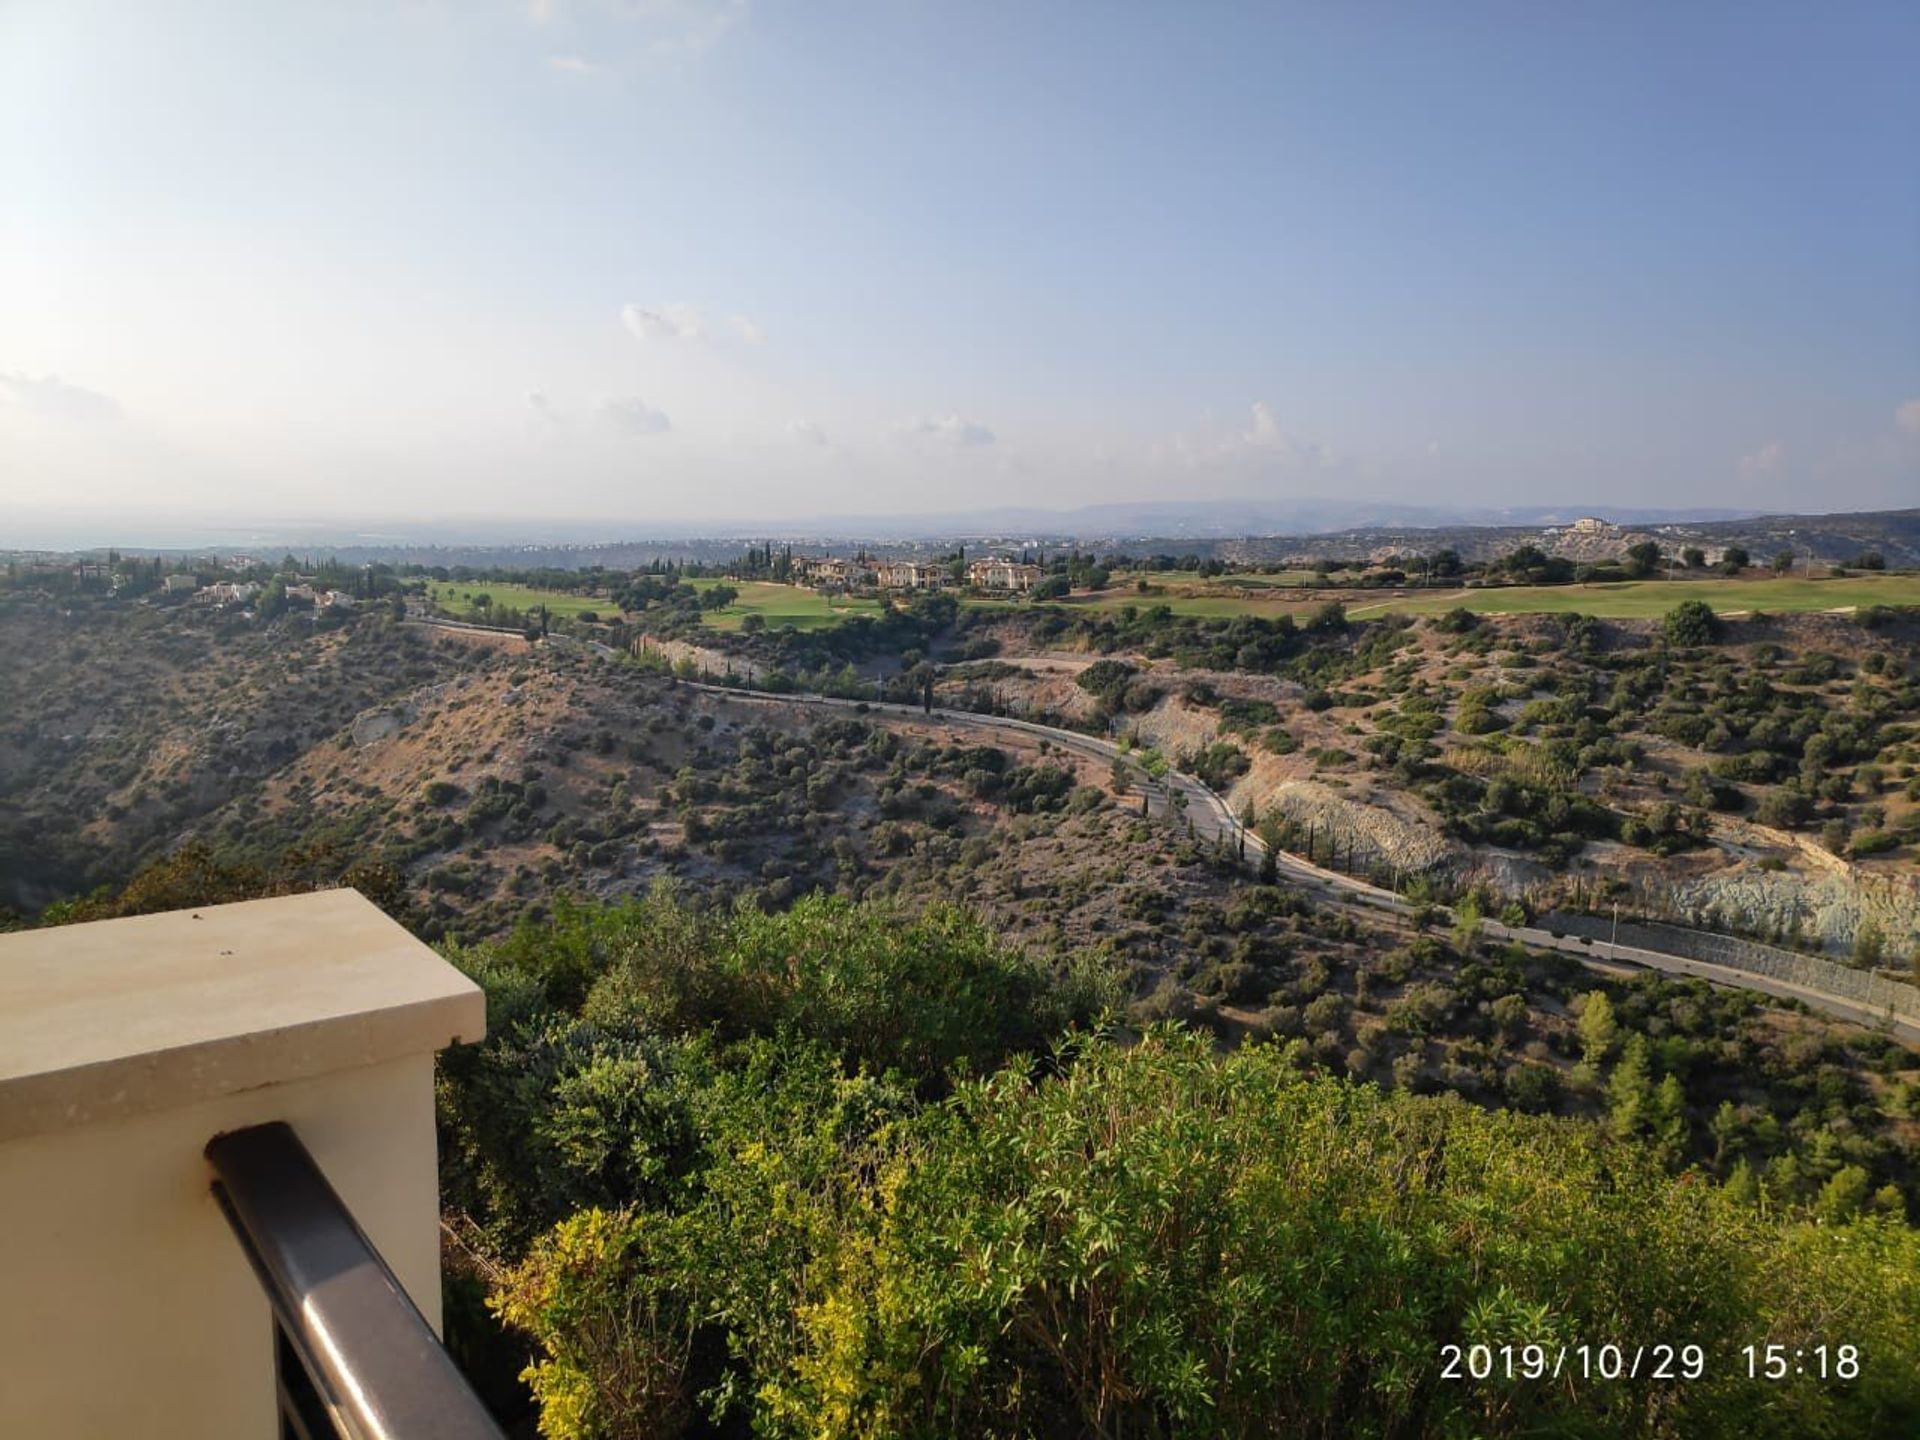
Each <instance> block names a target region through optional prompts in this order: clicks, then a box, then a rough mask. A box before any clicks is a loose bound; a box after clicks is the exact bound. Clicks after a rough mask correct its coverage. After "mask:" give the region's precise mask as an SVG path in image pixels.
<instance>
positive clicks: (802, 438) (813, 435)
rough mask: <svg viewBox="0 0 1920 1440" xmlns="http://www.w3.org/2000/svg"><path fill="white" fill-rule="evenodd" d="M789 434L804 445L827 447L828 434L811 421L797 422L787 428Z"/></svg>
mask: <svg viewBox="0 0 1920 1440" xmlns="http://www.w3.org/2000/svg"><path fill="white" fill-rule="evenodd" d="M787 433H788V434H789V435H791V436H793V438H794V439H796V440H798V441H799V442H800V443H801V444H803V445H825V444H827V443H828V440H827V432H826V431H824V430H822V429H821V428H820V427H819V426H818V425H816V424H815V423H814V422H813V421H811V420H795V421H792V422H791V423H790V424H788V426H787Z"/></svg>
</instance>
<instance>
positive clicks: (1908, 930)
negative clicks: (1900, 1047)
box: [1648, 864, 1920, 958]
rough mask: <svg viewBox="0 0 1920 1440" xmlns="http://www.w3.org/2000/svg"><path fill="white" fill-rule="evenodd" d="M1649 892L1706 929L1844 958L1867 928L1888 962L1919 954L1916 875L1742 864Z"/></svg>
mask: <svg viewBox="0 0 1920 1440" xmlns="http://www.w3.org/2000/svg"><path fill="white" fill-rule="evenodd" d="M1648 888H1649V889H1650V890H1651V891H1652V892H1653V893H1651V894H1650V895H1649V899H1650V900H1652V901H1654V902H1655V904H1656V906H1657V907H1658V908H1660V909H1662V910H1664V911H1665V912H1667V913H1671V914H1672V915H1673V916H1674V917H1675V918H1677V919H1681V920H1685V921H1686V922H1688V923H1689V924H1694V925H1700V926H1703V927H1705V928H1707V929H1732V930H1740V931H1745V932H1748V933H1752V934H1759V935H1772V936H1778V937H1780V938H1781V939H1784V940H1795V939H1805V940H1811V941H1814V942H1815V943H1817V944H1819V945H1820V946H1822V947H1823V948H1825V949H1826V950H1828V951H1832V952H1844V951H1849V950H1851V949H1852V948H1853V947H1854V944H1855V942H1856V941H1857V940H1858V939H1859V938H1860V935H1861V932H1862V931H1863V930H1865V929H1867V928H1868V927H1869V926H1870V927H1872V929H1873V930H1875V931H1877V932H1878V934H1879V935H1880V937H1881V939H1882V941H1883V944H1884V947H1885V953H1886V954H1887V955H1889V956H1899V957H1902V958H1905V957H1909V956H1912V955H1913V954H1914V953H1915V952H1916V948H1920V878H1916V877H1914V876H1911V875H1892V874H1886V873H1884V872H1873V871H1867V870H1863V869H1861V868H1860V867H1858V866H1852V865H1845V864H1841V865H1838V866H1836V867H1831V868H1829V867H1822V868H1821V869H1819V870H1816V871H1798V870H1762V869H1760V868H1759V867H1758V866H1755V865H1747V864H1741V865H1735V866H1730V867H1728V868H1726V869H1723V870H1717V871H1714V872H1712V873H1710V874H1706V875H1699V876H1689V877H1684V878H1679V879H1672V880H1668V881H1666V882H1665V883H1664V885H1661V884H1658V883H1657V882H1656V883H1655V884H1652V885H1649V887H1648Z"/></svg>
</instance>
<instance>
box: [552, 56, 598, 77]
mask: <svg viewBox="0 0 1920 1440" xmlns="http://www.w3.org/2000/svg"><path fill="white" fill-rule="evenodd" d="M547 68H548V69H549V70H559V71H561V72H562V73H564V74H567V75H591V74H593V72H594V71H595V70H597V69H599V67H598V66H597V65H595V64H593V63H592V62H591V61H588V60H582V59H581V58H580V57H579V56H578V55H549V56H548V57H547Z"/></svg>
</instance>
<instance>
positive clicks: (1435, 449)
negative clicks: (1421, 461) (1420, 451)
mask: <svg viewBox="0 0 1920 1440" xmlns="http://www.w3.org/2000/svg"><path fill="white" fill-rule="evenodd" d="M1439 454H1440V442H1439V441H1438V440H1429V441H1427V458H1428V459H1429V460H1433V459H1437V458H1438V457H1439Z"/></svg>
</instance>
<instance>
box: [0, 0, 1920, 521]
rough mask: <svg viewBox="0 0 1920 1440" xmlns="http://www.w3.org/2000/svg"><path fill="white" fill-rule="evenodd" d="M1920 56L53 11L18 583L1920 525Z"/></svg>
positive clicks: (1902, 32) (25, 385) (640, 20)
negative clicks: (1288, 530)
mask: <svg viewBox="0 0 1920 1440" xmlns="http://www.w3.org/2000/svg"><path fill="white" fill-rule="evenodd" d="M1916 75H1920V6H1915V5H1913V4H1911V3H1899V4H1886V5H1874V4H1847V3H1834V4H1824V5H1806V4H1791V5H1784V4H1771V3H1765V0H1744V3H1738V4H1719V3H1711V0H1700V3H1689V4H1685V5H1673V4H1671V3H1667V0H1661V3H1654V4H1633V3H1620V4H1607V5H1598V4H1594V5H1552V6H1541V5H1537V4H1523V3H1513V4H1485V3H1475V0H1461V3H1457V4H1448V5H1431V4H1424V3H1422V4H1404V5H1390V4H1383V3H1372V0H1350V3H1341V4H1330V3H1322V4H1313V5H1291V4H1280V3H1273V4H1263V5H1249V6H1238V5H1230V4H1226V3H1212V0H1202V3H1172V0H1168V3H1164V4H1143V3H1124V0H1123V3H1105V4H1098V5H1094V4H1084V5H1082V4H1069V3H1058V4H1045V5H1033V4H1013V3H1008V4H1001V3H996V0H955V3H932V0H871V3H855V0H844V3H843V0H624V3H621V0H499V3H481V0H474V3H451V0H449V3H425V0H423V3H394V4H359V3H354V0H330V3H327V4H323V5H314V4H308V3H300V4H294V3H283V0H254V3H250V4H247V5H240V6H236V5H231V4H207V5H195V4H186V3H171V0H127V3H121V4H117V5H103V4H95V3H91V0H0V546H4V545H5V544H7V543H8V541H7V530H8V529H9V528H10V526H11V527H17V533H19V534H23V535H24V534H26V533H28V532H29V531H31V530H32V529H33V528H34V524H35V517H36V516H41V515H44V514H48V513H53V512H60V513H72V512H75V511H78V512H81V513H82V514H84V515H87V516H97V517H98V519H99V523H100V526H101V529H102V538H103V540H104V539H106V538H114V539H119V540H122V541H125V542H131V541H134V540H136V539H137V537H136V536H135V535H133V534H130V533H123V532H126V531H127V530H128V529H129V527H134V528H137V524H136V522H137V521H138V519H139V517H149V516H155V515H163V516H173V517H179V516H183V515H213V516H220V515H227V516H239V515H245V516H247V517H249V518H265V517H361V518H364V519H368V520H372V519H375V518H379V517H405V518H413V519H432V518H436V517H448V516H468V517H507V518H515V517H541V516H544V517H553V516H560V515H566V516H589V517H604V518H608V519H612V520H618V521H622V522H631V524H630V525H629V528H632V529H634V530H635V531H636V532H638V531H641V530H644V528H645V522H646V521H648V520H655V521H661V522H665V521H669V520H672V521H677V522H684V521H691V520H701V519H713V520H716V521H721V520H724V521H728V522H733V523H739V522H750V521H752V520H754V519H756V518H759V517H766V518H768V519H769V520H772V519H776V518H780V519H786V518H793V517H804V516H808V515H835V514H849V513H853V514H859V513H865V514H900V513H912V512H919V511H929V512H935V511H937V512H953V511H958V510H964V509H967V508H970V507H975V506H987V505H1005V504H1021V505H1035V506H1047V507H1059V508H1069V507H1073V506H1077V505H1083V504H1089V503H1096V502H1104V501H1131V500H1181V499H1194V500H1199V499H1212V498H1219V497H1262V498H1286V497H1307V496H1336V497H1342V498H1348V499H1354V498H1363V499H1377V500H1382V501H1388V500H1392V501H1410V502H1415V503H1423V504H1436V503H1449V504H1459V505H1463V506H1464V505H1472V506H1487V505H1495V506H1498V505H1546V504H1567V505H1582V506H1586V507H1588V508H1603V507H1604V505H1606V504H1613V505H1621V506H1626V505H1636V506H1648V505H1659V506H1666V507H1675V508H1678V507H1696V506H1727V507H1750V508H1754V509H1797V510H1837V509H1866V508H1876V507H1888V506H1896V505H1916V504H1920V83H1916V81H1915V76H1916ZM10 517H11V518H10ZM109 532H111V534H110V535H109Z"/></svg>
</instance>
